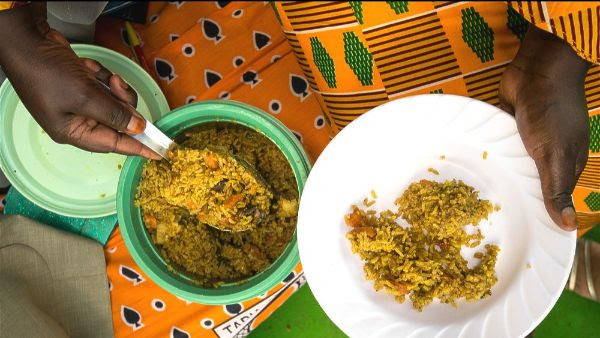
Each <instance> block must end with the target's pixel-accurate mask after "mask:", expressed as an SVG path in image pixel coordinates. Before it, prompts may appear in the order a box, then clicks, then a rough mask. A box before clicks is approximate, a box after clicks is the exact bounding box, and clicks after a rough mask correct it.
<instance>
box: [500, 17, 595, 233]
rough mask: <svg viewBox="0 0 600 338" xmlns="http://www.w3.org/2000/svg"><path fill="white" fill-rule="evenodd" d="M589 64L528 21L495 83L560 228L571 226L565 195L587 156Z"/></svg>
mask: <svg viewBox="0 0 600 338" xmlns="http://www.w3.org/2000/svg"><path fill="white" fill-rule="evenodd" d="M589 66H590V65H589V63H588V62H587V61H585V60H583V59H582V58H580V57H579V56H578V55H577V54H576V53H575V51H573V50H572V49H571V47H570V46H569V45H567V43H566V42H564V41H562V40H560V39H559V38H558V37H555V36H554V35H552V34H550V33H547V32H544V31H542V30H540V29H538V28H536V27H534V26H533V25H531V26H530V27H529V31H528V32H527V35H526V36H525V39H524V41H523V43H522V45H521V48H520V49H519V52H518V54H517V56H516V57H515V59H514V60H513V61H512V63H511V64H509V65H508V66H507V68H506V70H505V71H504V75H503V77H502V81H501V84H500V101H501V108H502V109H504V110H505V111H507V112H509V113H513V114H515V118H516V121H517V127H518V130H519V134H520V135H521V139H522V140H523V143H524V144H525V148H526V149H527V152H528V153H529V155H530V156H531V157H532V158H533V160H534V161H535V164H536V166H537V169H538V172H539V175H540V180H541V184H542V194H543V196H544V204H545V206H546V209H547V210H548V213H549V214H550V217H551V218H552V220H553V221H554V222H555V223H556V224H558V225H559V226H560V227H561V228H562V229H564V230H575V229H576V228H577V218H576V215H575V209H574V208H573V200H572V197H571V194H572V193H573V189H574V188H575V184H576V183H577V179H578V178H579V175H580V174H581V172H582V171H583V168H584V167H585V164H586V162H587V158H588V149H589V142H590V140H589V139H590V131H589V122H588V114H587V105H586V99H585V92H584V82H585V75H586V73H587V70H588V68H589Z"/></svg>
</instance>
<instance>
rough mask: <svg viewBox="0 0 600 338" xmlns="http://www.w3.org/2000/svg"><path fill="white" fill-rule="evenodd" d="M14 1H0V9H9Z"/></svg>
mask: <svg viewBox="0 0 600 338" xmlns="http://www.w3.org/2000/svg"><path fill="white" fill-rule="evenodd" d="M13 3H14V1H0V11H3V10H5V9H11V8H12V6H13Z"/></svg>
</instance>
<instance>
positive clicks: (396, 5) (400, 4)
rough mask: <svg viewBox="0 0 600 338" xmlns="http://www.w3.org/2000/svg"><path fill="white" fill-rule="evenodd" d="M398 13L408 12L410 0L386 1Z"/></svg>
mask: <svg viewBox="0 0 600 338" xmlns="http://www.w3.org/2000/svg"><path fill="white" fill-rule="evenodd" d="M386 3H387V4H388V5H389V6H390V8H391V9H392V10H393V11H394V13H396V14H401V13H406V12H408V1H386Z"/></svg>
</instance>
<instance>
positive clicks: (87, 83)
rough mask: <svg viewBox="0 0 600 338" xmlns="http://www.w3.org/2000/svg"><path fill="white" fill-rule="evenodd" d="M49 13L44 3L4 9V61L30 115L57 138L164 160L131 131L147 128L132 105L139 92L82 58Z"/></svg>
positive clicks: (0, 58)
mask: <svg viewBox="0 0 600 338" xmlns="http://www.w3.org/2000/svg"><path fill="white" fill-rule="evenodd" d="M45 15H46V13H45V4H43V3H35V4H30V5H27V6H25V7H21V8H17V9H12V10H9V11H4V12H0V38H1V39H2V41H3V43H1V44H0V65H2V68H3V70H4V72H5V73H6V75H7V77H8V79H9V80H10V82H11V84H12V85H13V87H14V88H15V90H16V92H17V94H19V97H20V99H21V101H22V102H23V104H24V105H25V107H26V108H27V109H28V111H29V112H30V113H31V115H32V116H33V117H34V118H35V120H36V121H37V122H38V123H39V125H40V126H41V127H42V128H43V129H44V130H45V131H46V132H47V133H48V135H49V136H50V137H51V138H52V139H53V140H54V141H56V142H58V143H67V144H71V145H74V146H76V147H79V148H81V149H84V150H89V151H93V152H116V153H120V154H125V155H140V156H144V157H147V158H152V159H160V156H158V155H157V154H156V153H154V152H153V151H152V150H150V149H149V148H147V147H145V146H143V145H142V144H141V143H140V142H139V141H137V140H135V139H134V138H132V137H131V136H129V135H133V134H139V133H141V132H142V131H143V130H144V127H145V120H144V119H143V118H142V117H141V115H140V114H139V113H138V112H136V111H135V109H134V108H133V107H134V106H135V104H136V102H137V96H136V94H135V91H134V90H132V89H131V88H130V87H129V86H128V85H127V84H126V83H125V81H123V80H122V79H121V78H120V77H119V76H118V75H114V74H112V73H111V72H110V71H108V70H107V69H106V68H104V67H102V65H100V64H99V63H98V62H96V61H93V60H90V59H81V58H79V57H77V55H75V53H74V52H73V50H72V49H71V48H70V47H69V44H68V42H67V41H66V39H65V38H64V37H63V36H62V35H60V33H58V32H56V31H54V30H52V29H50V27H49V26H48V24H47V23H46V20H45ZM98 81H101V82H103V83H104V84H106V85H107V86H109V87H110V89H111V93H112V94H111V93H108V92H107V91H106V90H105V89H104V88H102V85H101V84H100V83H98Z"/></svg>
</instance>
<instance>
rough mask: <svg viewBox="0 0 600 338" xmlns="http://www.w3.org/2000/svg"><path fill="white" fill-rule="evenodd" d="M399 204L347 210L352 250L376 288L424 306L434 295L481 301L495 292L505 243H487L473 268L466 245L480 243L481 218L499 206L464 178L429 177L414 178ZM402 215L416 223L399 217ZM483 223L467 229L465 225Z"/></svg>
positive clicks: (445, 299)
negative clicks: (464, 252)
mask: <svg viewBox="0 0 600 338" xmlns="http://www.w3.org/2000/svg"><path fill="white" fill-rule="evenodd" d="M396 206H397V210H396V211H392V210H386V211H382V212H381V213H379V214H376V213H374V212H365V211H364V210H362V209H360V208H359V207H357V206H353V207H352V212H351V213H350V214H348V215H346V218H345V221H346V224H347V225H348V226H350V227H351V230H350V231H349V232H348V234H347V238H348V239H349V240H350V243H351V246H352V251H353V252H354V253H356V254H358V255H359V256H360V258H361V259H362V260H363V262H364V271H365V274H366V277H367V279H369V280H372V281H373V282H374V288H375V289H376V290H377V291H379V290H384V291H386V292H387V293H390V294H391V295H393V296H394V297H395V298H396V300H397V301H398V302H400V303H402V302H404V301H405V299H406V297H407V296H408V298H410V300H411V301H412V304H413V307H414V308H415V309H417V310H418V311H422V310H423V308H424V307H425V306H427V305H428V304H430V303H431V302H432V301H433V300H434V299H439V300H440V301H441V302H442V303H447V304H451V305H453V306H456V301H457V300H458V299H462V298H464V299H466V300H467V301H476V300H479V299H481V298H484V297H486V296H489V295H491V288H492V286H493V285H494V284H495V283H496V281H497V277H496V273H495V270H494V267H495V264H496V258H497V255H498V252H499V250H500V249H499V248H498V246H496V245H490V244H486V245H485V250H484V251H480V252H477V253H475V257H476V258H478V259H480V262H479V264H478V265H477V266H476V267H474V268H469V267H468V264H467V261H466V260H465V259H464V258H463V257H462V256H461V254H460V250H461V247H462V246H467V247H469V248H474V247H476V246H478V245H479V244H480V242H481V240H483V239H484V238H483V235H482V234H481V231H480V230H479V228H477V226H478V224H479V222H480V221H481V220H482V219H486V218H487V217H488V215H489V214H490V213H491V212H492V211H493V206H492V204H491V203H490V202H489V201H487V200H481V199H479V194H478V192H477V191H476V190H475V189H474V188H473V187H470V186H468V185H466V184H465V183H463V182H462V181H457V180H451V181H445V182H442V183H438V182H433V181H429V180H421V181H420V182H417V183H413V184H411V185H410V186H409V187H408V189H407V190H406V191H405V192H404V193H403V194H402V195H401V196H400V197H399V198H398V199H397V200H396ZM398 217H402V218H404V219H405V220H406V221H407V222H408V223H409V224H410V225H409V226H408V227H406V228H404V227H402V226H400V225H399V224H398V223H397V219H398ZM467 224H472V225H474V226H475V227H476V228H477V231H476V232H475V233H473V234H467V233H466V232H465V231H464V229H463V228H464V226H465V225H467Z"/></svg>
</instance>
